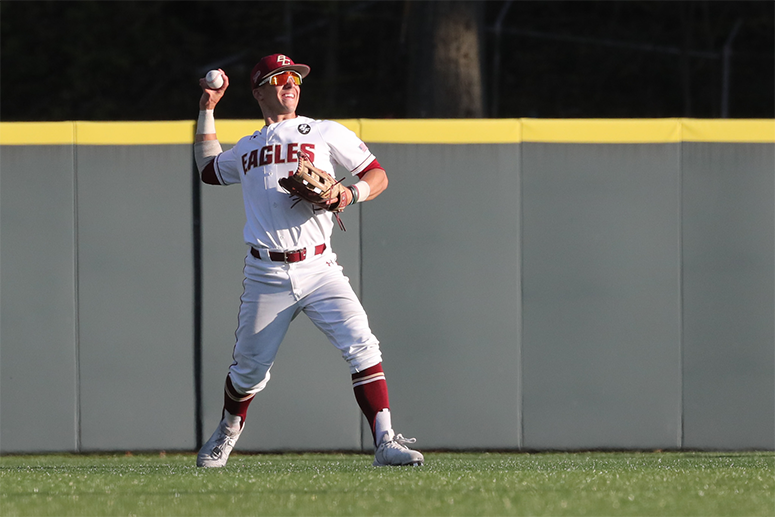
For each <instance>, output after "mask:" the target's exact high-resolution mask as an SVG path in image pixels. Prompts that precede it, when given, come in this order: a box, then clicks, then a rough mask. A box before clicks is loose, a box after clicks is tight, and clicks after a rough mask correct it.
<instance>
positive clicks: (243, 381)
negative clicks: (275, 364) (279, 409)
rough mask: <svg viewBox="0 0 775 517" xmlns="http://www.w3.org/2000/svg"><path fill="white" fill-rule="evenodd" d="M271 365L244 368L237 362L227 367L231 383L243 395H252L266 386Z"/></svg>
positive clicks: (269, 376)
mask: <svg viewBox="0 0 775 517" xmlns="http://www.w3.org/2000/svg"><path fill="white" fill-rule="evenodd" d="M270 368H271V366H269V367H263V368H250V369H246V368H243V367H241V366H240V365H239V364H236V363H235V364H233V365H231V367H230V368H229V377H231V383H232V385H233V386H234V389H236V390H237V391H238V392H240V393H242V394H244V395H254V394H256V393H258V392H259V391H261V390H263V389H264V388H266V385H267V383H268V382H269V379H270V378H271V377H272V375H271V374H270V373H269V370H270Z"/></svg>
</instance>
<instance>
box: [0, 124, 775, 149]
mask: <svg viewBox="0 0 775 517" xmlns="http://www.w3.org/2000/svg"><path fill="white" fill-rule="evenodd" d="M337 122H339V123H341V124H343V125H344V126H346V127H347V128H349V129H351V130H352V131H353V132H355V134H357V135H358V136H360V137H361V139H362V140H364V141H365V142H367V143H395V144H509V143H520V142H539V143H541V142H543V143H589V144H602V143H612V144H616V143H675V142H753V143H775V120H773V119H724V120H701V119H685V118H666V119H528V118H523V119H421V120H418V119H413V120H409V119H396V120H374V119H344V120H337ZM215 124H216V130H217V131H218V138H219V139H220V141H221V142H223V143H224V144H234V143H237V141H238V140H239V139H240V138H242V137H243V136H246V135H251V134H253V132H255V131H257V130H260V129H261V128H262V127H263V125H264V122H263V120H261V119H257V120H216V122H215ZM194 128H195V121H193V120H191V121H171V122H170V121H162V122H85V121H77V122H0V145H73V144H80V145H165V144H191V143H193V139H194Z"/></svg>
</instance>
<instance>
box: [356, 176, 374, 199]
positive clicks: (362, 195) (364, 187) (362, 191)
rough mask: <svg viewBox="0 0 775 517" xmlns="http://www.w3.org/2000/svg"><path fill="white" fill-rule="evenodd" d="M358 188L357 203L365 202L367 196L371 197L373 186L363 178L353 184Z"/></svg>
mask: <svg viewBox="0 0 775 517" xmlns="http://www.w3.org/2000/svg"><path fill="white" fill-rule="evenodd" d="M353 187H355V188H356V189H358V201H357V203H363V202H364V201H366V198H367V197H369V194H371V187H370V186H369V184H368V183H366V182H365V181H363V180H361V181H359V182H358V183H356V184H355V185H353Z"/></svg>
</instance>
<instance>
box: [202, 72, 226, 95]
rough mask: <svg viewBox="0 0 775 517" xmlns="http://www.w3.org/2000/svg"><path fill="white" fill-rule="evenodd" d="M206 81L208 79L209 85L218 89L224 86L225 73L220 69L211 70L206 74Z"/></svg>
mask: <svg viewBox="0 0 775 517" xmlns="http://www.w3.org/2000/svg"><path fill="white" fill-rule="evenodd" d="M205 81H207V86H208V87H210V88H212V89H213V90H217V89H218V88H220V87H221V86H223V75H222V74H221V72H220V71H219V70H210V71H209V72H207V75H206V76H205Z"/></svg>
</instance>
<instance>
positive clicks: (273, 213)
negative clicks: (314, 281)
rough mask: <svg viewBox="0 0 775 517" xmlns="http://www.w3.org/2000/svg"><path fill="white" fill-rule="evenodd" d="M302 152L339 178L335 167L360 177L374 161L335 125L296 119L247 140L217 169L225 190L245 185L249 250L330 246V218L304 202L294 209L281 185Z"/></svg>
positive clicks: (220, 157)
mask: <svg viewBox="0 0 775 517" xmlns="http://www.w3.org/2000/svg"><path fill="white" fill-rule="evenodd" d="M298 152H304V153H306V154H307V155H308V156H309V157H310V159H311V160H312V163H313V164H314V165H315V166H316V167H318V168H320V169H323V170H325V171H326V172H328V173H329V174H331V176H333V177H335V178H336V175H335V170H334V166H335V165H334V164H339V165H340V166H341V167H343V168H344V169H346V170H347V171H349V172H350V173H351V174H358V173H360V172H362V171H363V170H365V169H366V167H367V166H368V165H369V164H370V163H371V162H372V161H373V160H374V155H373V154H371V152H370V151H369V149H368V147H366V144H364V143H363V141H362V140H361V139H360V138H358V137H357V136H356V134H355V133H353V132H352V131H350V130H349V129H347V128H346V127H344V126H343V125H341V124H339V123H336V122H333V121H330V120H314V119H311V118H308V117H296V118H293V119H289V120H284V121H281V122H277V123H275V124H271V125H269V126H264V127H263V129H261V131H256V132H255V133H253V134H252V135H251V136H246V137H244V138H242V139H241V140H240V141H239V142H237V145H235V146H234V147H233V148H231V149H230V150H228V151H225V152H223V153H221V154H219V155H218V156H217V157H216V158H215V162H214V163H213V166H214V168H215V174H216V175H217V177H218V181H220V182H221V184H223V185H229V184H233V183H241V184H242V196H243V199H244V201H245V216H246V223H245V230H244V237H245V243H247V244H248V245H250V246H253V247H256V248H268V249H270V250H276V251H289V250H295V249H299V248H304V247H310V246H317V245H319V244H323V243H326V244H329V240H330V237H331V232H332V231H333V227H334V222H333V215H332V214H331V212H329V211H327V210H324V209H321V208H317V207H314V206H313V205H312V204H311V203H307V202H305V201H301V202H299V203H297V204H296V205H295V206H292V205H293V204H294V202H295V201H294V200H292V199H291V198H290V196H289V195H288V193H287V192H286V191H285V190H284V189H283V188H282V187H281V186H280V184H279V182H278V180H279V179H280V178H282V177H287V176H290V175H292V174H293V173H294V172H295V171H296V165H297V159H296V154H297V153H298ZM337 179H340V178H337Z"/></svg>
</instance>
